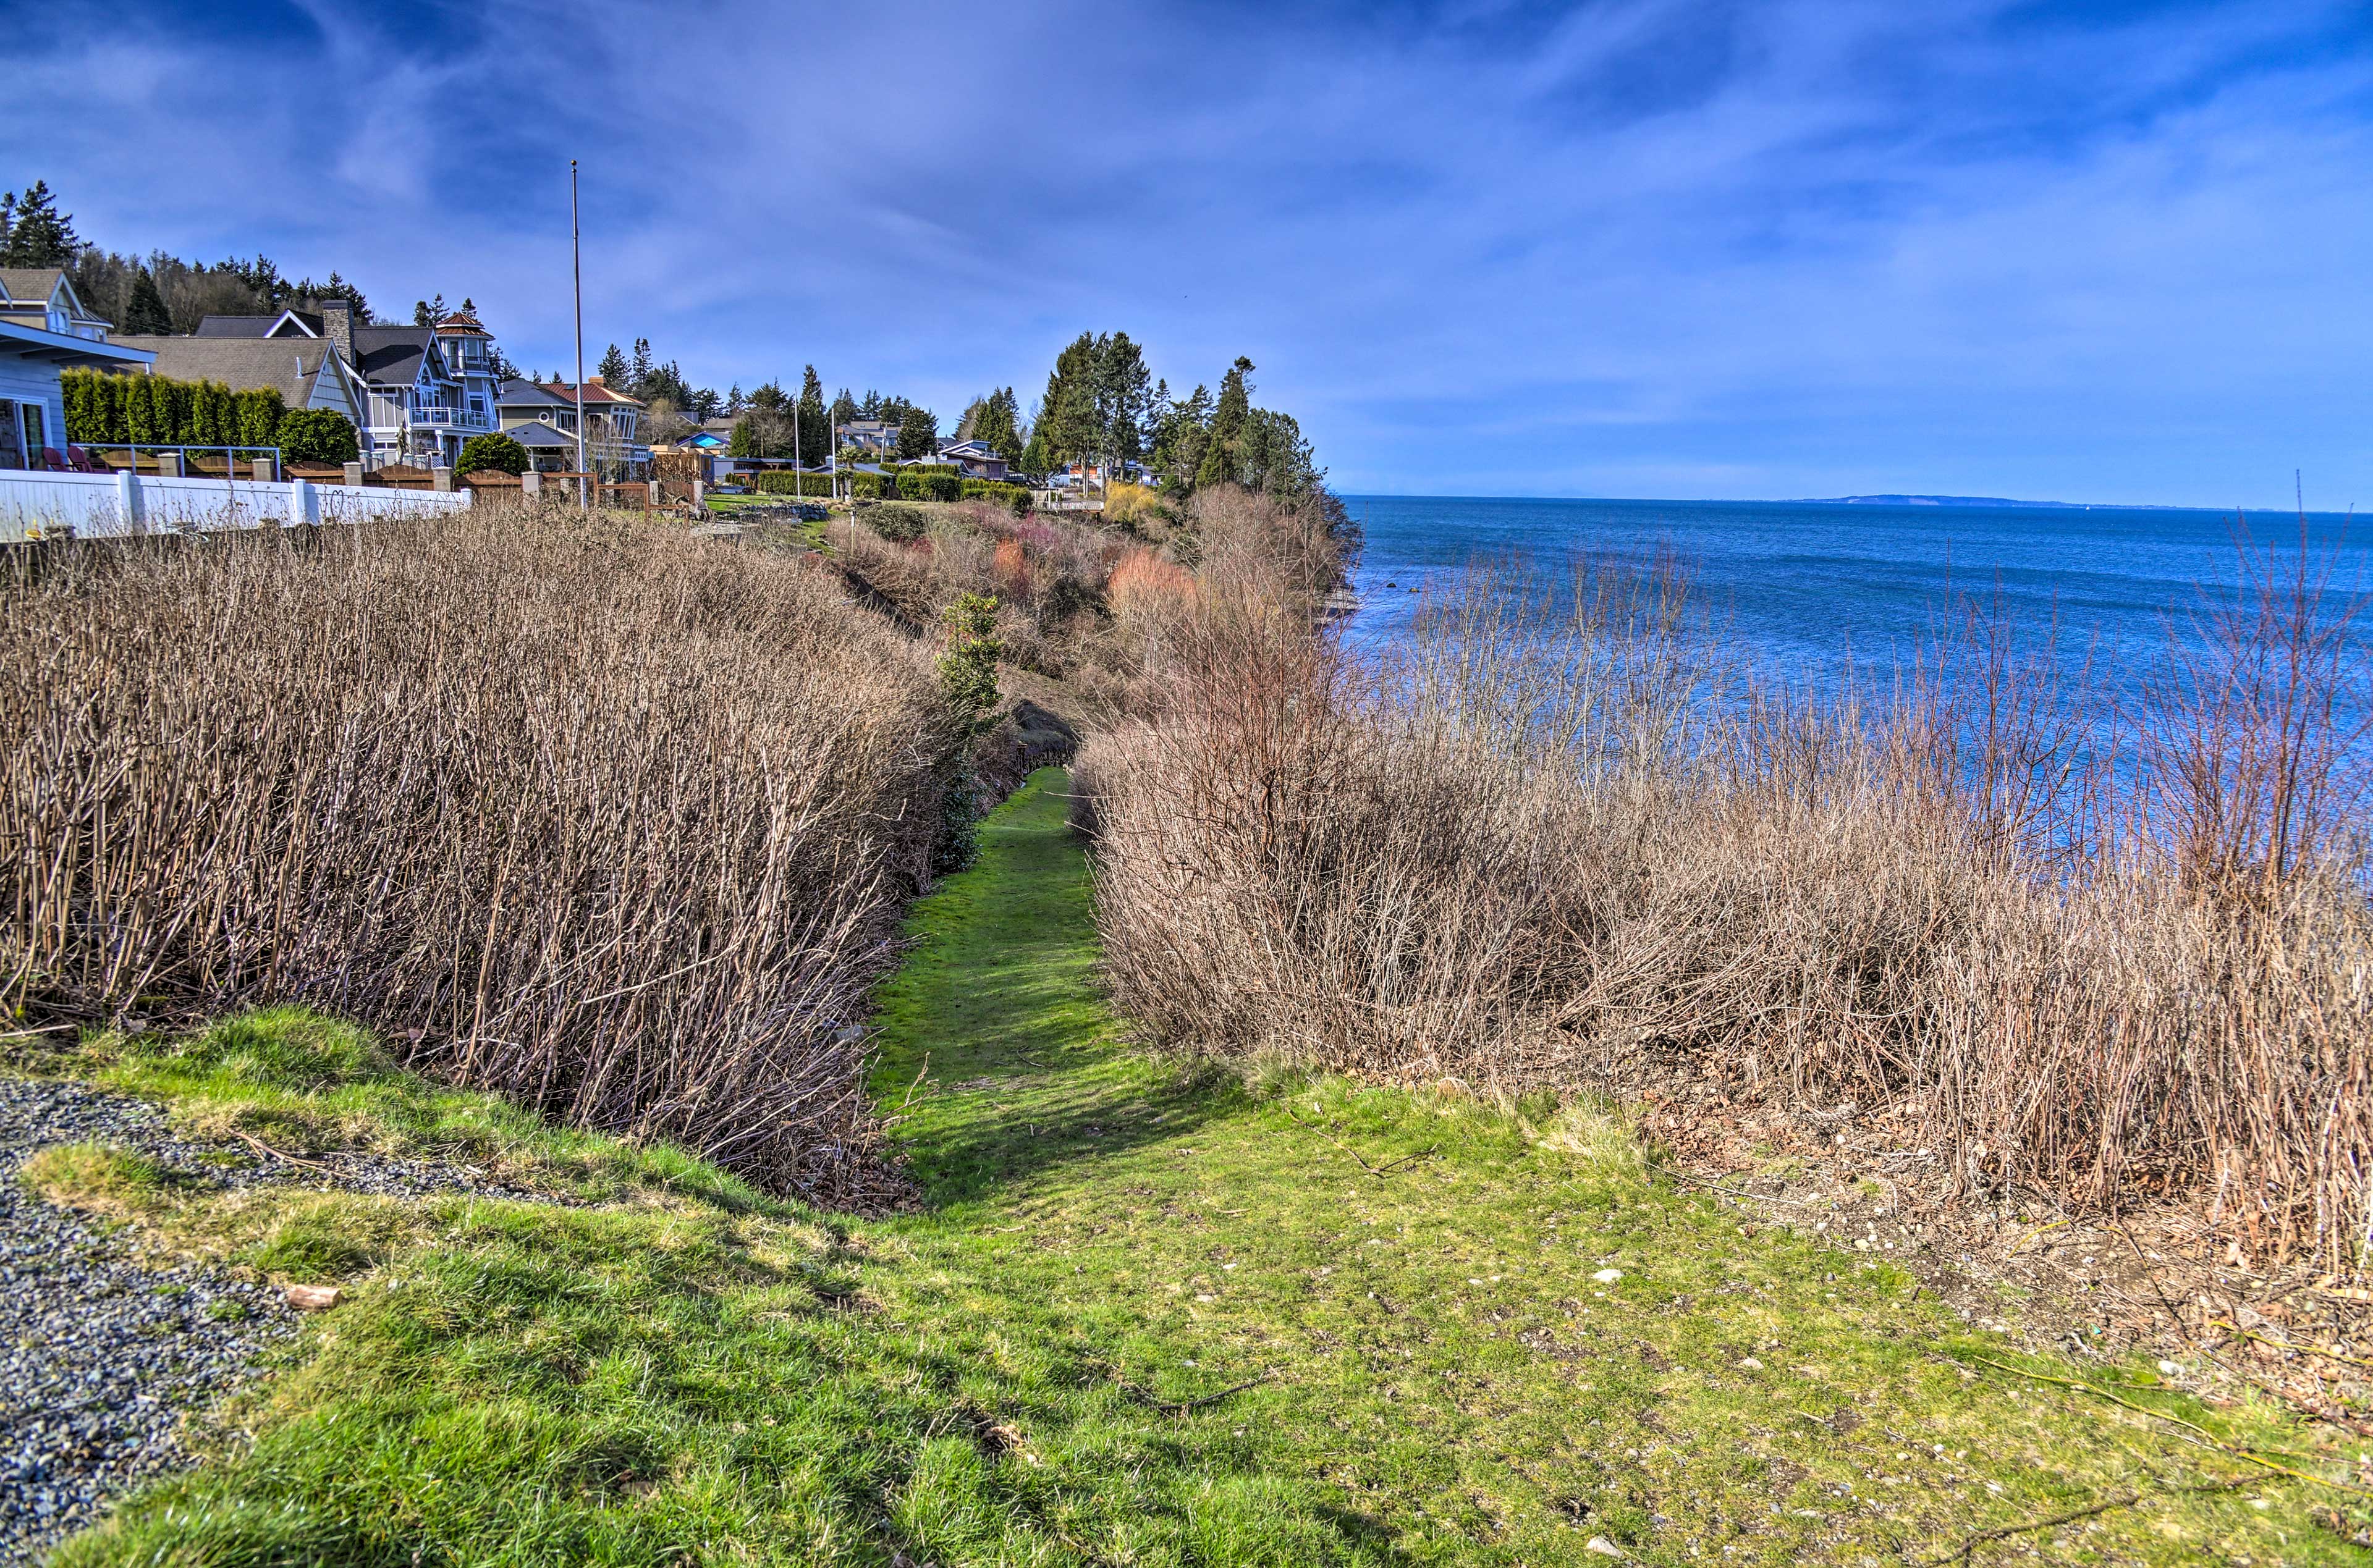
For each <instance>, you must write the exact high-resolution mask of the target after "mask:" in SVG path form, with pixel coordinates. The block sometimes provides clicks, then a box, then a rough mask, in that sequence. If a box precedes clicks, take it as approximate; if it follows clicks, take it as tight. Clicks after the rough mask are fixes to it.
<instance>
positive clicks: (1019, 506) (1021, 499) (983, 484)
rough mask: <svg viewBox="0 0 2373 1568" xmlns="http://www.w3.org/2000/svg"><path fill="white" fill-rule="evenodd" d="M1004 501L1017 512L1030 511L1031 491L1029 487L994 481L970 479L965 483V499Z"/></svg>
mask: <svg viewBox="0 0 2373 1568" xmlns="http://www.w3.org/2000/svg"><path fill="white" fill-rule="evenodd" d="M975 498H978V499H980V500H984V501H1002V502H1003V503H1005V505H1008V506H1011V507H1012V508H1013V509H1014V510H1015V511H1017V512H1026V511H1028V510H1030V489H1029V486H1027V485H1022V484H1006V483H1003V482H999V481H998V480H994V479H968V480H965V481H964V500H966V501H970V500H973V499H975Z"/></svg>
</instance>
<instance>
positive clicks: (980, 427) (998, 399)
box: [972, 387, 1023, 464]
mask: <svg viewBox="0 0 2373 1568" xmlns="http://www.w3.org/2000/svg"><path fill="white" fill-rule="evenodd" d="M1021 415H1022V409H1021V402H1020V400H1018V399H1016V398H1015V397H1014V395H1013V389H1012V388H1011V387H1001V388H999V389H997V390H995V391H993V392H991V393H989V394H988V397H986V398H983V399H982V400H981V402H980V409H979V412H977V413H976V414H975V415H974V416H973V422H972V438H973V439H974V440H976V441H978V442H980V443H982V444H983V445H984V446H986V447H988V449H989V450H990V451H992V452H995V453H996V454H997V455H998V456H999V457H1000V458H1003V459H1005V460H1006V461H1007V462H1008V463H1009V464H1018V463H1020V462H1021V461H1022V451H1023V443H1022V417H1021Z"/></svg>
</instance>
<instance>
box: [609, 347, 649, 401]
mask: <svg viewBox="0 0 2373 1568" xmlns="http://www.w3.org/2000/svg"><path fill="white" fill-rule="evenodd" d="M652 368H653V367H652V365H651V340H650V339H649V338H637V339H636V340H635V357H634V360H633V362H632V363H631V364H630V365H629V366H628V367H627V370H626V375H627V377H629V379H628V380H627V382H626V390H628V391H630V392H632V393H634V394H635V396H637V397H638V398H640V397H647V396H649V393H647V392H645V391H644V390H643V389H644V388H646V387H648V386H649V385H650V384H651V372H652ZM602 379H603V380H604V381H605V382H606V381H607V380H608V379H609V377H606V376H605V377H602Z"/></svg>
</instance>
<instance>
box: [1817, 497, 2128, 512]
mask: <svg viewBox="0 0 2373 1568" xmlns="http://www.w3.org/2000/svg"><path fill="white" fill-rule="evenodd" d="M1791 505H1805V506H2043V507H2059V508H2063V509H2073V510H2075V511H2080V512H2082V511H2092V510H2096V509H2097V507H2096V505H2095V504H2094V503H2091V502H2085V501H2012V500H2009V499H2006V498H2005V497H2004V496H2000V495H1832V496H1829V497H1827V498H1826V499H1824V498H1819V497H1808V498H1806V499H1804V500H1801V501H1797V502H1794V503H1791ZM2098 509H2099V510H2104V511H2108V510H2113V509H2118V508H2111V507H2109V506H2106V505H2105V506H2100V507H2098Z"/></svg>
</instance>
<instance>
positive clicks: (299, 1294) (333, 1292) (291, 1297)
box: [280, 1285, 345, 1312]
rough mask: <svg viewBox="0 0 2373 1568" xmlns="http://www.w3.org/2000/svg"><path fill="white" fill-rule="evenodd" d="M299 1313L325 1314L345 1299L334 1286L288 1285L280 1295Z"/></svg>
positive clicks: (343, 1294)
mask: <svg viewBox="0 0 2373 1568" xmlns="http://www.w3.org/2000/svg"><path fill="white" fill-rule="evenodd" d="M280 1294H281V1295H285V1296H286V1297H287V1298H288V1305H289V1306H291V1307H295V1308H297V1310H298V1311H299V1312H327V1311H328V1310H329V1309H330V1308H331V1307H335V1306H336V1305H337V1304H338V1303H339V1302H341V1301H343V1300H345V1292H343V1291H341V1290H339V1289H338V1287H337V1286H335V1285H290V1286H288V1287H287V1288H286V1289H285V1290H283V1291H282V1292H281V1293H280Z"/></svg>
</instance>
